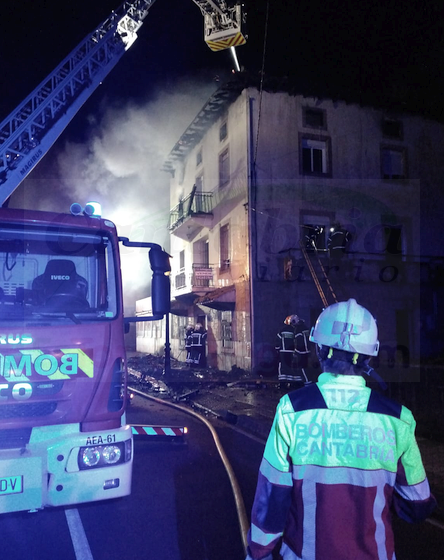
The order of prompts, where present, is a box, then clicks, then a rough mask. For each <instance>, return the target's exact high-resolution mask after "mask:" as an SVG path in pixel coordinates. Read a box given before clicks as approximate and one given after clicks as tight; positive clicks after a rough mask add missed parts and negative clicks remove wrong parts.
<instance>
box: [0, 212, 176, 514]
mask: <svg viewBox="0 0 444 560" xmlns="http://www.w3.org/2000/svg"><path fill="white" fill-rule="evenodd" d="M80 210H81V209H80V206H79V205H74V209H73V211H74V213H75V214H74V215H73V214H55V213H47V212H36V211H23V210H12V209H0V263H1V264H0V266H1V271H2V272H1V278H0V325H1V327H0V329H1V332H0V347H1V348H0V512H11V511H18V510H32V509H38V508H42V507H44V506H58V505H63V504H73V503H79V502H87V501H93V500H101V499H106V498H115V497H118V496H125V495H127V494H129V493H130V488H131V467H132V460H133V444H132V436H131V429H130V426H127V425H125V414H124V411H125V399H126V394H127V391H126V364H125V348H124V336H123V335H124V328H125V327H124V316H123V308H122V282H121V275H120V261H119V247H118V244H119V241H122V242H123V243H124V244H128V241H127V239H126V238H120V239H119V238H118V236H117V232H116V228H115V226H114V224H113V223H112V222H110V221H108V220H104V219H101V218H99V217H97V216H96V214H95V213H94V207H93V206H92V205H87V206H86V212H85V211H82V212H80ZM131 245H132V246H134V243H131ZM138 245H141V246H144V247H149V257H150V262H151V267H152V269H153V279H152V298H153V313H154V317H153V319H156V318H157V319H160V318H162V317H163V315H164V314H165V313H167V312H168V309H169V299H170V296H169V279H168V277H167V276H166V274H168V272H169V260H168V254H167V253H166V252H164V251H163V250H162V249H161V247H160V246H158V245H156V244H149V243H140V244H138Z"/></svg>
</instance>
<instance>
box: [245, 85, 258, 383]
mask: <svg viewBox="0 0 444 560" xmlns="http://www.w3.org/2000/svg"><path fill="white" fill-rule="evenodd" d="M254 101H255V100H254V98H253V97H250V95H249V93H248V89H247V115H248V117H247V143H248V146H247V170H248V179H247V180H248V199H247V205H248V259H249V263H248V264H249V268H250V274H249V278H250V333H251V371H252V372H253V371H255V369H256V365H257V364H256V344H255V341H256V336H255V334H256V333H255V331H256V325H255V318H254V307H255V306H254V303H255V302H254V299H255V287H254V282H255V279H256V219H255V213H254V210H255V207H256V169H255V162H254V133H253V132H254V129H253V122H254V119H253V115H254V109H253V104H254Z"/></svg>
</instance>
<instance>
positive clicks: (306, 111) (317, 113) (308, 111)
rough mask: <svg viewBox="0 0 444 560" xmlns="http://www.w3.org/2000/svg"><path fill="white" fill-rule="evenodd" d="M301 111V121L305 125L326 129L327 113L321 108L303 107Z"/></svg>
mask: <svg viewBox="0 0 444 560" xmlns="http://www.w3.org/2000/svg"><path fill="white" fill-rule="evenodd" d="M302 111H303V112H302V117H303V118H302V122H303V125H304V126H305V127H309V128H322V129H324V130H327V115H326V112H325V111H324V110H323V109H313V108H312V107H303V108H302Z"/></svg>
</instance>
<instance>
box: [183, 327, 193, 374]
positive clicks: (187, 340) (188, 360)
mask: <svg viewBox="0 0 444 560" xmlns="http://www.w3.org/2000/svg"><path fill="white" fill-rule="evenodd" d="M193 330H194V327H193V325H188V326H187V328H186V329H185V337H184V338H185V352H186V358H185V361H186V363H187V364H189V365H190V364H191V363H192V361H191V338H192V334H193Z"/></svg>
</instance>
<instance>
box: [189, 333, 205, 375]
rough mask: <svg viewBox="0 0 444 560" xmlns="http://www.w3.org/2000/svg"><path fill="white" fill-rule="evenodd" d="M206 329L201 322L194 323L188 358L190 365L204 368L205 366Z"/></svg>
mask: <svg viewBox="0 0 444 560" xmlns="http://www.w3.org/2000/svg"><path fill="white" fill-rule="evenodd" d="M206 342H207V331H206V330H205V329H204V328H203V325H201V323H196V325H195V327H194V330H193V332H192V334H191V347H190V359H191V365H194V366H197V367H200V368H205V367H207V354H206Z"/></svg>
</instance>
